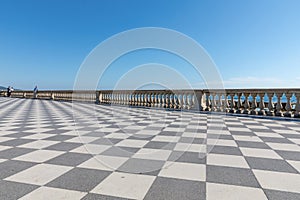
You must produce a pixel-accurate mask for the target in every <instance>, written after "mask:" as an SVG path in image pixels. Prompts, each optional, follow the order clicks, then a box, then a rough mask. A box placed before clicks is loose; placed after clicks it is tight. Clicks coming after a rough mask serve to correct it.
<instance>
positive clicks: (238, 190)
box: [206, 183, 268, 200]
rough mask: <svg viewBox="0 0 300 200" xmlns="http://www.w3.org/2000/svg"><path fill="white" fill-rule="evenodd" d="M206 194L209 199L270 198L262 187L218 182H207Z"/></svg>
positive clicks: (251, 199) (245, 199) (261, 199)
mask: <svg viewBox="0 0 300 200" xmlns="http://www.w3.org/2000/svg"><path fill="white" fill-rule="evenodd" d="M206 195H207V200H217V199H222V200H240V199H243V200H253V199H255V200H268V198H267V197H266V195H265V194H264V192H263V190H262V189H260V188H253V187H243V186H235V185H227V184H226V185H225V184H216V183H207V184H206Z"/></svg>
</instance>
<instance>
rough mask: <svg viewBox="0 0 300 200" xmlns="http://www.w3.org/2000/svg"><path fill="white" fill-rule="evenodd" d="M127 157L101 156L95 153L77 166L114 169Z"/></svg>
mask: <svg viewBox="0 0 300 200" xmlns="http://www.w3.org/2000/svg"><path fill="white" fill-rule="evenodd" d="M127 160H128V158H124V157H117V156H103V155H97V156H94V157H92V158H91V159H89V160H87V161H85V162H83V163H81V164H80V165H79V166H78V167H81V168H88V169H97V170H107V171H114V170H116V169H118V168H119V167H120V166H121V165H122V164H124V163H125V162H126V161H127Z"/></svg>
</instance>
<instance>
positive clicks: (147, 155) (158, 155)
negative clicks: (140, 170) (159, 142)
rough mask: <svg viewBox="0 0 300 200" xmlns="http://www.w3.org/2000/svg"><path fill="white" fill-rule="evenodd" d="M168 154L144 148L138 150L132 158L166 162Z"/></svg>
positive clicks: (167, 152)
mask: <svg viewBox="0 0 300 200" xmlns="http://www.w3.org/2000/svg"><path fill="white" fill-rule="evenodd" d="M170 154H171V151H170V150H164V149H150V148H145V149H140V150H139V151H138V152H136V153H135V154H134V155H133V156H132V157H133V158H140V159H149V160H168V158H169V156H170Z"/></svg>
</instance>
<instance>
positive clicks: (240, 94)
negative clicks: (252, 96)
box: [236, 92, 243, 114]
mask: <svg viewBox="0 0 300 200" xmlns="http://www.w3.org/2000/svg"><path fill="white" fill-rule="evenodd" d="M237 97H238V100H237V105H236V107H237V109H236V113H238V114H241V113H243V105H242V99H241V98H242V93H241V92H238V93H237Z"/></svg>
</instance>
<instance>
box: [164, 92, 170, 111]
mask: <svg viewBox="0 0 300 200" xmlns="http://www.w3.org/2000/svg"><path fill="white" fill-rule="evenodd" d="M165 104H166V105H165V107H166V108H169V105H170V96H169V93H166V95H165Z"/></svg>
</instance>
